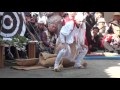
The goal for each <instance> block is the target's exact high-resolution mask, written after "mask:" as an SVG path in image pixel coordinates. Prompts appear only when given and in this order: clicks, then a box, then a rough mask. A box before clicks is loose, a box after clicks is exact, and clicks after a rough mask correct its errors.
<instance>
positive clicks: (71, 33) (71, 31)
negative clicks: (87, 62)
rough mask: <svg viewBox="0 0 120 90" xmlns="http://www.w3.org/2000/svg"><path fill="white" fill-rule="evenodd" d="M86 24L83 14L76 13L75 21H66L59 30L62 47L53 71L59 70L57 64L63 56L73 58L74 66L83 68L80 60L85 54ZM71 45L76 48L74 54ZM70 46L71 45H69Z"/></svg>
mask: <svg viewBox="0 0 120 90" xmlns="http://www.w3.org/2000/svg"><path fill="white" fill-rule="evenodd" d="M85 32H86V26H85V22H84V17H83V15H80V14H77V15H76V16H75V21H73V20H72V21H69V22H67V23H66V24H65V25H64V26H63V27H62V28H61V30H60V35H59V40H60V43H62V48H61V49H60V50H59V52H58V54H57V58H56V60H55V63H54V71H59V64H60V62H61V60H62V58H63V57H65V58H68V59H69V60H75V65H74V67H75V68H84V67H83V65H82V60H83V58H84V57H85V55H86V54H87V51H88V47H87V46H86V45H85ZM72 45H74V46H75V48H76V51H75V52H76V55H73V53H72V52H73V50H72V47H73V46H72ZM71 46H72V47H71Z"/></svg>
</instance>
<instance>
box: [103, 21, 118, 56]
mask: <svg viewBox="0 0 120 90" xmlns="http://www.w3.org/2000/svg"><path fill="white" fill-rule="evenodd" d="M111 25H112V28H113V32H114V33H113V34H108V35H106V36H105V37H104V43H103V45H104V48H105V49H106V50H107V51H109V52H116V51H117V52H118V54H120V24H119V22H118V21H117V20H114V21H112V22H111Z"/></svg>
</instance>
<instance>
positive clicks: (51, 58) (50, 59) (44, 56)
mask: <svg viewBox="0 0 120 90" xmlns="http://www.w3.org/2000/svg"><path fill="white" fill-rule="evenodd" d="M56 57H57V54H49V53H45V52H43V53H41V54H40V57H39V64H40V65H42V66H45V67H53V66H54V62H55V59H56ZM74 64H75V63H74V62H73V61H70V60H68V59H66V58H63V62H62V65H63V67H71V66H74Z"/></svg>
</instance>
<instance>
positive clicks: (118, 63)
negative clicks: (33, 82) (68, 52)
mask: <svg viewBox="0 0 120 90" xmlns="http://www.w3.org/2000/svg"><path fill="white" fill-rule="evenodd" d="M87 62H88V67H87V69H73V68H71V69H70V68H69V69H65V70H63V71H62V72H54V71H52V70H50V69H48V68H45V69H37V70H30V71H23V70H14V69H11V68H10V66H5V67H4V68H1V69H0V78H120V60H87Z"/></svg>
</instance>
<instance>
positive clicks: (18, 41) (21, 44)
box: [12, 35, 29, 51]
mask: <svg viewBox="0 0 120 90" xmlns="http://www.w3.org/2000/svg"><path fill="white" fill-rule="evenodd" d="M12 42H13V46H15V47H16V48H17V50H20V51H25V46H26V45H27V44H28V42H29V39H28V38H26V37H24V36H20V35H16V36H14V37H13V38H12Z"/></svg>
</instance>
